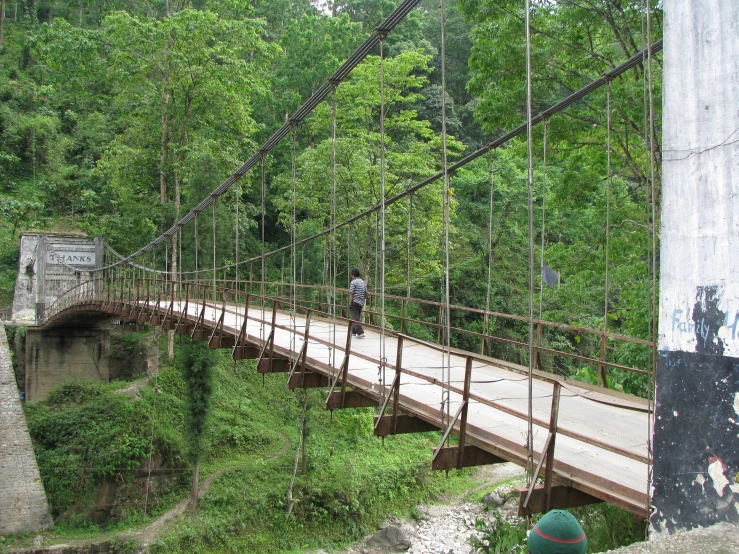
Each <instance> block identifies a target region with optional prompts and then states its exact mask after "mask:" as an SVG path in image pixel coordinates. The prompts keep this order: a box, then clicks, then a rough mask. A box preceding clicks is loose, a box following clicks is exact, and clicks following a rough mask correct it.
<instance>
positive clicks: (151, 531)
mask: <svg viewBox="0 0 739 554" xmlns="http://www.w3.org/2000/svg"><path fill="white" fill-rule="evenodd" d="M277 433H279V434H280V435H281V436H282V440H283V444H282V448H281V449H280V450H279V451H278V452H277V453H275V454H273V455H272V456H269V457H267V458H266V459H267V460H274V459H276V458H279V457H280V456H282V455H283V454H284V453H285V452H286V451H287V449H288V448H290V439H288V438H287V436H286V435H285V434H284V433H280V432H279V431H277ZM232 469H236V468H235V467H224V468H221V469H219V470H218V471H216V472H215V473H213V474H212V475H209V476H208V477H207V478H206V479H205V481H203V484H202V485H201V486H200V490H199V491H198V500H199V499H201V498H202V497H203V496H205V495H206V494H207V492H208V490H210V486H211V485H212V484H213V482H214V481H215V480H216V479H218V477H220V476H221V475H223V473H224V472H226V471H229V470H232ZM189 502H190V498H183V499H182V500H181V501H180V502H179V503H178V504H177V505H176V506H175V507H174V508H172V509H171V510H169V511H168V512H166V513H164V514H162V515H161V516H159V518H157V519H156V520H155V521H153V522H152V523H150V524H149V526H148V527H146V528H145V529H144V530H143V531H135V532H130V536H132V537H135V538H137V539H138V542H139V545H140V546H141V548H142V549H146V548H147V547H149V546H151V544H153V543H154V541H156V539H157V537H158V536H159V532H160V530H161V529H162V527H164V525H165V524H166V523H167V522H168V521H169V520H171V519H173V518H175V517H177V516H179V515H182V514H183V513H185V510H186V509H187V505H188V504H189Z"/></svg>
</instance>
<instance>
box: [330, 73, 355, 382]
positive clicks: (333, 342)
mask: <svg viewBox="0 0 739 554" xmlns="http://www.w3.org/2000/svg"><path fill="white" fill-rule="evenodd" d="M337 87H338V84H335V85H334V90H333V94H332V95H331V227H332V228H333V227H335V226H336V89H337ZM336 233H337V231H335V230H334V232H333V233H331V236H330V237H329V238H330V242H331V252H330V256H329V266H330V267H329V271H330V272H331V341H330V342H331V351H330V353H329V365H330V366H331V368H334V367H335V366H336V274H337V268H338V264H337V260H336ZM350 325H351V324H350ZM332 378H333V375H332Z"/></svg>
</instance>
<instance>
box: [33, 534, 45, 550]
mask: <svg viewBox="0 0 739 554" xmlns="http://www.w3.org/2000/svg"><path fill="white" fill-rule="evenodd" d="M43 544H44V538H43V537H42V536H41V535H36V536H35V537H33V547H34V548H40V547H41V546H42V545H43Z"/></svg>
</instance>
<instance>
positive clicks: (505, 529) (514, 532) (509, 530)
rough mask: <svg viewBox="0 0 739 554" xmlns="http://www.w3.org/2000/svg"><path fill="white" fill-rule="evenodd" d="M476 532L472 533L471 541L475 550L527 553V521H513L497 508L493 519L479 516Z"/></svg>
mask: <svg viewBox="0 0 739 554" xmlns="http://www.w3.org/2000/svg"><path fill="white" fill-rule="evenodd" d="M475 531H476V532H475V533H473V534H472V535H470V539H469V542H470V544H471V545H472V547H473V548H474V549H475V552H481V553H483V554H526V553H527V552H528V551H529V548H528V546H527V545H526V536H527V535H526V521H525V520H520V521H518V522H516V523H511V522H510V521H509V520H507V519H505V518H504V517H503V516H501V515H500V512H499V511H498V510H497V509H495V510H494V511H493V520H492V521H487V520H485V519H481V518H477V519H476V520H475Z"/></svg>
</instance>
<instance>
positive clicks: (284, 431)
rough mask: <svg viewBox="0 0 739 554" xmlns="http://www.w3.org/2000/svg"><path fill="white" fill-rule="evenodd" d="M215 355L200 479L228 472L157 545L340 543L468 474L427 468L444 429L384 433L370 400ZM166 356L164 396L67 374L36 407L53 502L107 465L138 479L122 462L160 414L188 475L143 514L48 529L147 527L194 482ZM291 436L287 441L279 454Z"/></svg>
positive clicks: (89, 487)
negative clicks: (357, 402) (302, 452)
mask: <svg viewBox="0 0 739 554" xmlns="http://www.w3.org/2000/svg"><path fill="white" fill-rule="evenodd" d="M212 355H213V356H215V357H216V359H217V361H218V363H217V372H216V379H215V389H214V395H213V405H212V412H211V419H210V424H209V428H208V437H207V441H206V447H205V448H204V460H203V461H202V462H201V480H202V479H204V478H205V477H207V475H209V474H211V473H213V472H215V471H219V470H222V469H225V471H224V472H223V473H222V474H221V475H220V476H219V477H218V479H216V481H215V482H214V483H213V486H212V487H211V489H210V491H209V492H208V494H207V495H206V496H205V497H204V499H203V500H202V501H201V503H200V506H199V513H198V514H197V515H196V516H191V515H185V516H183V518H182V519H180V520H178V522H177V523H176V524H175V525H172V526H171V527H170V528H169V530H168V531H165V533H164V535H163V536H162V537H161V539H160V540H159V542H158V543H156V544H155V545H154V547H153V550H154V551H155V552H213V551H234V552H289V551H301V550H303V549H305V548H332V547H338V546H339V545H342V544H346V543H347V542H350V541H353V540H355V539H358V538H359V537H361V536H362V535H363V534H365V533H367V532H369V531H371V530H372V529H374V528H376V525H377V523H379V522H380V521H382V520H383V519H384V518H385V517H386V516H387V514H389V513H397V514H399V515H405V514H407V513H409V511H410V510H411V508H412V507H413V506H414V505H415V504H416V503H418V502H420V501H427V500H429V499H433V498H437V497H440V496H442V495H443V494H444V493H446V492H448V491H458V490H462V489H464V488H465V487H466V486H467V484H468V474H467V473H466V472H460V473H457V472H452V473H450V478H448V479H446V478H444V476H443V475H439V474H430V472H429V471H428V467H429V461H430V452H431V447H432V446H435V445H436V443H437V441H438V440H439V434H438V433H426V434H419V435H406V436H399V437H388V438H387V439H386V440H385V442H384V445H383V442H382V441H381V440H380V439H377V438H375V437H373V436H372V411H371V409H362V410H345V411H336V412H334V413H333V416H332V415H331V414H330V413H329V412H327V411H325V410H324V409H323V407H322V398H323V393H322V391H308V392H307V393H303V391H299V392H291V391H288V390H287V388H286V385H285V376H284V375H270V376H267V377H266V379H265V380H264V385H263V384H262V377H261V376H258V375H257V374H256V372H255V370H254V362H253V361H243V362H238V363H234V362H233V361H232V360H231V359H230V357H229V356H228V352H226V351H213V352H212ZM160 360H161V362H162V369H161V372H160V375H159V377H158V379H157V382H156V386H157V387H158V388H159V390H160V391H161V394H160V395H157V394H155V393H154V391H153V388H152V387H153V386H154V385H155V383H154V382H153V381H152V382H151V383H150V384H149V385H147V386H145V387H143V388H142V390H141V391H140V396H139V397H138V398H134V399H130V398H129V397H128V396H123V395H120V394H116V393H115V392H113V391H114V390H115V389H116V388H119V387H121V386H122V384H121V383H114V384H111V385H102V384H92V385H90V384H81V383H73V382H71V383H67V384H66V385H64V386H62V387H60V388H59V389H57V391H56V393H55V394H53V395H52V396H51V398H50V401H47V402H43V403H38V404H36V405H32V406H29V407H28V408H27V411H26V415H27V418H28V422H29V427H30V429H31V433H32V435H33V436H34V439H35V441H36V444H35V446H36V449H37V457H38V459H39V463H40V465H41V466H42V478H43V479H44V484H45V487H46V490H47V493H48V494H49V497H50V501H51V502H52V504H53V506H54V511H55V514H60V513H62V512H63V511H64V509H65V508H66V507H67V506H69V505H71V504H72V503H74V502H77V504H79V503H80V498H81V499H82V502H81V503H82V504H85V503H87V504H88V505H89V504H90V503H91V502H92V500H93V496H94V491H95V489H96V486H97V483H99V482H100V481H101V480H102V478H103V475H107V476H108V478H111V476H112V477H114V478H124V477H125V478H128V479H130V477H131V476H132V474H133V473H134V472H135V470H133V469H128V470H127V469H125V468H127V467H138V465H139V463H140V462H141V460H142V459H145V458H146V454H147V453H148V441H149V437H150V433H151V418H152V415H154V419H155V422H156V424H155V434H154V444H155V447H156V449H157V450H158V452H159V453H160V454H161V455H162V456H163V457H164V458H165V459H167V460H168V465H169V466H170V467H174V468H178V467H179V468H181V469H182V475H183V479H182V480H181V483H180V485H179V487H176V488H175V489H174V490H172V491H171V492H170V493H169V494H168V495H166V496H165V497H163V498H162V499H160V502H159V503H158V504H157V505H155V506H153V507H152V506H151V505H150V509H149V511H148V513H146V514H145V513H144V512H143V509H142V508H141V506H139V508H132V509H129V510H128V511H127V512H126V513H125V514H124V518H123V521H121V522H120V523H111V524H109V525H108V526H106V527H103V528H99V527H96V526H94V525H92V524H91V523H90V522H89V521H86V520H84V519H80V518H79V517H78V518H77V519H75V518H72V519H71V520H70V521H68V522H66V523H63V524H61V525H57V527H56V528H55V529H54V531H53V537H49V538H55V539H56V540H69V539H72V538H81V537H87V538H94V537H97V536H101V535H109V534H110V533H111V532H114V531H119V530H122V529H128V528H138V527H141V526H142V525H145V524H146V523H148V522H150V521H152V520H153V518H154V517H155V516H157V515H159V514H161V513H163V512H164V511H166V510H167V509H169V508H170V507H171V506H173V505H174V504H175V503H176V502H177V501H178V500H179V499H180V498H183V497H185V496H186V495H187V491H188V490H189V477H190V474H189V470H188V469H187V468H186V467H185V463H184V461H183V459H184V457H183V450H184V442H183V439H182V432H183V431H182V430H183V401H182V399H183V395H184V382H183V381H182V379H181V377H180V375H179V373H178V372H177V370H175V369H173V368H171V367H169V366H165V361H166V360H165V357H161V356H160ZM303 399H305V400H306V402H307V404H308V406H309V410H308V432H309V437H308V441H307V459H308V471H307V475H306V476H302V475H300V474H299V475H298V478H297V480H296V483H295V489H294V496H295V498H296V499H297V503H296V506H295V509H294V512H293V515H292V516H290V517H289V518H287V517H286V515H285V512H286V503H287V486H288V482H289V480H290V476H291V473H292V468H293V463H294V454H295V445H296V444H297V432H298V424H299V418H300V416H301V414H302V401H303ZM155 401H156V408H154V402H155ZM286 437H287V438H288V439H289V440H290V445H291V446H290V448H289V449H288V450H287V451H285V452H284V453H283V454H282V455H280V456H279V457H276V458H273V456H274V454H275V453H277V452H279V451H280V450H281V449H283V448H284V444H285V438H286ZM86 468H98V471H95V470H93V471H90V470H89V469H86ZM25 540H28V539H27V538H25ZM14 542H15V541H14ZM22 542H24V540H23V539H22V538H21V540H20V543H22Z"/></svg>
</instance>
